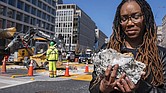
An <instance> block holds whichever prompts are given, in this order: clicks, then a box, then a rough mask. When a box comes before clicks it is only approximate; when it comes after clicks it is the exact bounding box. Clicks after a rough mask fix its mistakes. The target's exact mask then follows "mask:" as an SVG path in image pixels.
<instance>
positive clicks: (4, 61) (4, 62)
mask: <svg viewBox="0 0 166 93" xmlns="http://www.w3.org/2000/svg"><path fill="white" fill-rule="evenodd" d="M2 62H3V64H2V69H1V73H6V56H4V58H3V60H2Z"/></svg>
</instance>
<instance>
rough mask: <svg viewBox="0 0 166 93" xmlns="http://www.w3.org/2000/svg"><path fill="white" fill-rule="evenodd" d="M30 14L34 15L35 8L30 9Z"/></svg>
mask: <svg viewBox="0 0 166 93" xmlns="http://www.w3.org/2000/svg"><path fill="white" fill-rule="evenodd" d="M31 14H33V15H36V8H34V7H32V10H31Z"/></svg>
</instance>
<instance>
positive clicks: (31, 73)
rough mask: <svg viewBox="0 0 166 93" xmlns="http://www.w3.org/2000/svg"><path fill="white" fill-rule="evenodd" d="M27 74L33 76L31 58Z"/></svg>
mask: <svg viewBox="0 0 166 93" xmlns="http://www.w3.org/2000/svg"><path fill="white" fill-rule="evenodd" d="M28 76H33V60H31V63H30V65H29V69H28Z"/></svg>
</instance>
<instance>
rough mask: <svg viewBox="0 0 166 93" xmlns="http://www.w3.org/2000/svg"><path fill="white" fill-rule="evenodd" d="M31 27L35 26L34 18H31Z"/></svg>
mask: <svg viewBox="0 0 166 93" xmlns="http://www.w3.org/2000/svg"><path fill="white" fill-rule="evenodd" d="M30 23H31V25H35V18H33V17H31V22H30Z"/></svg>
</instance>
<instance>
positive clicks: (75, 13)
mask: <svg viewBox="0 0 166 93" xmlns="http://www.w3.org/2000/svg"><path fill="white" fill-rule="evenodd" d="M56 9H57V10H56V19H55V36H56V37H58V36H59V35H60V34H61V35H62V36H63V39H64V42H65V43H66V50H67V51H75V52H85V50H86V49H87V48H89V49H93V47H94V43H95V28H96V25H95V23H94V21H93V20H92V19H91V18H90V17H89V16H88V15H87V14H86V13H85V12H84V11H82V10H81V9H80V8H79V7H78V6H77V5H75V4H58V5H57V8H56Z"/></svg>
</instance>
